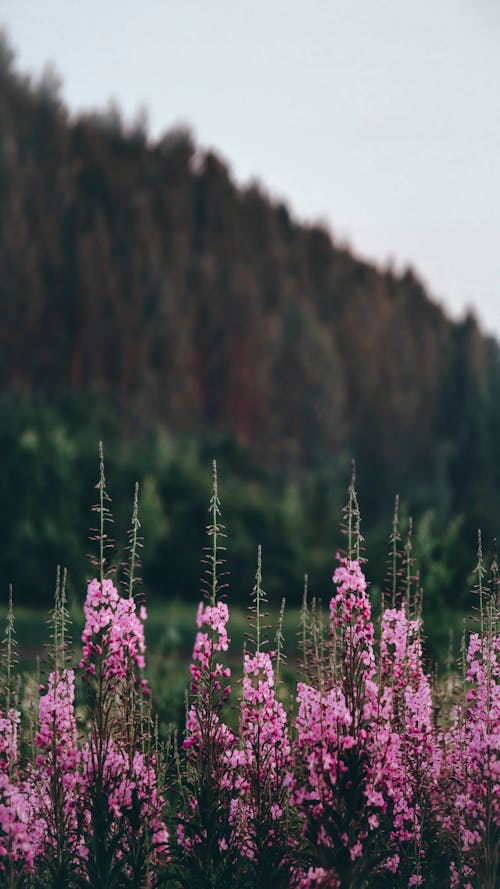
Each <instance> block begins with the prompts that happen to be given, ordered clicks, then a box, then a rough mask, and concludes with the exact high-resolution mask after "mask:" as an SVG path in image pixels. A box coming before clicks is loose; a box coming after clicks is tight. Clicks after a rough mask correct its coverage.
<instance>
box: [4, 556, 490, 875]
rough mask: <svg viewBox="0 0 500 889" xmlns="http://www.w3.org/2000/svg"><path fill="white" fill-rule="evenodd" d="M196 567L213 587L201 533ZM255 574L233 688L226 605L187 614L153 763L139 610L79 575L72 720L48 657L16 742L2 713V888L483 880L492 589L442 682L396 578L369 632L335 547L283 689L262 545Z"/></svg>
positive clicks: (368, 614) (359, 580) (10, 720)
mask: <svg viewBox="0 0 500 889" xmlns="http://www.w3.org/2000/svg"><path fill="white" fill-rule="evenodd" d="M212 564H213V567H214V578H215V569H216V566H217V565H218V561H217V546H216V544H214V555H213V561H212ZM257 576H258V584H257V593H256V596H257V599H256V603H257V605H256V608H255V612H254V613H255V614H256V615H257V617H256V618H255V624H254V627H256V629H255V632H254V634H253V635H252V634H250V639H249V642H248V646H247V647H246V650H245V652H244V655H243V665H242V679H241V685H239V684H237V686H236V687H238V688H239V692H238V694H237V695H234V694H233V691H232V686H231V669H230V667H229V666H228V664H227V663H226V659H227V657H228V654H229V645H230V639H229V635H228V629H229V609H228V606H227V604H226V602H225V601H223V600H222V599H221V598H220V597H218V595H217V590H218V587H217V584H216V582H215V580H214V583H213V591H214V592H213V595H212V598H211V599H210V600H209V601H208V602H205V603H202V604H200V606H199V608H198V612H197V616H196V624H197V633H196V638H195V643H194V649H193V654H192V659H191V664H190V684H189V702H188V706H187V712H186V724H185V727H184V734H183V736H182V737H181V740H180V741H179V743H177V742H176V740H175V735H174V736H173V740H172V744H171V745H170V749H171V751H172V754H171V757H170V758H169V757H168V756H166V757H165V756H162V753H161V745H160V744H159V743H158V740H157V739H156V740H155V739H154V737H153V732H152V721H151V712H150V698H149V688H148V685H147V682H146V680H145V678H144V675H143V671H144V667H145V636H144V621H145V619H146V617H147V614H146V610H145V608H144V607H143V606H142V607H140V608H138V606H137V604H136V601H135V599H134V598H133V597H132V596H128V597H125V596H122V595H120V593H119V592H118V590H117V588H116V586H115V585H114V584H113V582H112V581H111V580H110V579H102V580H97V579H94V580H92V581H91V582H90V583H89V585H88V590H87V598H86V602H85V627H84V630H83V634H82V645H83V651H82V657H81V661H80V671H81V676H82V678H83V679H84V681H85V685H86V688H87V692H88V707H87V709H86V710H85V712H84V719H83V721H82V722H81V723H80V724H79V722H78V720H77V711H76V710H75V681H76V677H75V671H74V670H73V669H71V668H70V667H66V666H64V663H65V660H64V657H62V656H59V655H62V654H64V651H63V650H62V649H61V651H60V652H59V655H58V656H57V657H56V659H55V663H54V665H53V669H52V670H51V672H50V674H49V676H48V679H47V681H46V683H45V684H44V685H43V686H41V687H40V693H39V698H38V712H37V721H36V725H35V726H34V727H33V730H32V735H31V738H30V735H29V732H26V730H23V726H22V724H21V713H20V710H19V708H18V707H17V705H16V706H10V707H8V708H7V712H3V713H1V712H0V880H3V883H5V884H6V885H9V886H24V885H36V886H40V887H48V886H56V885H57V886H65V887H73V886H74V887H76V886H79V885H87V886H97V885H99V886H101V885H102V886H117V887H122V886H127V885H133V886H137V887H142V886H144V887H149V889H151V887H155V886H159V885H164V884H165V883H166V884H167V885H169V886H173V887H177V889H191V887H195V889H196V887H198V886H200V887H201V886H220V887H222V889H225V887H230V886H235V887H238V886H245V887H256V886H258V885H259V886H268V885H273V886H274V887H276V889H281V887H290V889H320V887H323V889H353V887H358V886H359V887H379V886H380V887H382V886H388V887H394V889H395V887H398V889H400V887H401V889H402V887H414V886H416V887H418V886H428V887H437V886H442V887H448V889H493V887H494V886H495V885H497V880H498V868H499V863H498V847H499V832H500V634H499V632H498V603H497V598H496V597H497V587H496V581H495V582H494V584H493V587H492V589H493V592H490V593H489V594H488V596H487V601H486V604H485V606H484V611H485V614H483V612H482V614H481V623H480V626H479V628H478V631H477V632H473V633H471V634H470V635H469V638H468V639H467V640H464V646H463V661H464V662H463V677H462V680H459V679H458V674H457V673H455V674H453V673H452V674H451V676H450V677H449V678H448V687H446V685H445V683H443V682H441V683H439V682H438V683H437V684H436V683H435V682H434V681H433V680H431V677H430V675H429V673H428V671H427V669H426V665H425V659H424V648H423V642H422V632H423V627H422V620H421V616H420V614H419V610H418V608H416V607H415V606H414V603H413V602H412V601H411V596H410V595H409V593H408V589H406V590H403V591H402V592H400V593H398V595H397V596H396V597H394V601H393V602H392V604H391V607H383V608H382V613H381V614H380V620H379V625H378V627H377V628H376V627H375V626H374V621H373V617H372V606H371V602H370V597H369V592H368V585H367V581H366V578H365V575H364V572H363V569H362V566H361V563H360V560H359V558H354V557H353V554H352V552H351V556H350V557H345V556H340V555H338V556H337V567H336V570H335V572H334V575H333V583H334V590H333V594H332V596H331V599H330V602H329V607H328V611H327V615H326V619H323V617H322V614H321V611H320V609H319V608H318V607H316V606H315V605H314V604H311V605H310V606H309V607H307V606H305V607H304V613H303V639H304V641H303V651H302V663H301V665H300V679H299V681H298V682H297V684H296V686H295V685H294V686H293V688H292V690H291V693H290V684H289V685H288V691H287V686H286V685H285V684H284V683H283V682H282V681H281V680H280V679H279V670H278V667H280V669H281V656H280V653H279V651H278V652H277V651H275V650H274V649H273V648H271V647H270V646H269V645H268V644H267V642H266V640H265V638H264V635H263V633H262V632H261V620H262V618H261V604H262V603H261V598H260V597H261V596H262V595H263V594H262V593H261V590H260V553H259V570H258V575H257ZM56 635H57V633H56ZM63 635H64V634H63ZM280 644H281V643H280ZM279 647H280V645H278V649H279ZM23 732H24V733H23ZM30 743H31V748H32V755H31V756H30V755H29V752H28V750H27V748H29V746H30ZM3 883H2V885H3Z"/></svg>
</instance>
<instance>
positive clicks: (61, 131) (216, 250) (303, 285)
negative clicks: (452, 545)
mask: <svg viewBox="0 0 500 889" xmlns="http://www.w3.org/2000/svg"><path fill="white" fill-rule="evenodd" d="M0 55H1V64H0V270H1V275H0V317H1V324H0V389H1V392H2V393H3V396H4V404H12V405H14V406H15V404H16V399H18V398H19V396H20V395H23V396H26V395H29V396H30V398H33V396H37V397H38V396H40V397H41V398H43V399H44V400H45V403H48V404H52V405H54V404H56V403H57V401H58V399H61V398H65V397H67V395H68V393H72V394H77V395H81V396H82V397H89V396H90V395H91V396H92V397H95V395H96V393H97V395H98V398H99V399H101V400H104V401H106V399H108V398H112V399H113V403H114V404H116V405H118V408H117V413H118V424H119V435H120V437H121V438H123V439H124V440H129V441H132V440H134V439H135V438H137V436H142V435H146V434H148V432H149V431H150V430H152V429H157V428H158V427H161V428H162V429H164V430H166V433H167V434H168V435H169V436H171V437H172V438H174V439H176V438H178V437H179V436H181V435H182V436H189V435H192V436H196V437H197V438H198V439H200V438H209V439H211V438H213V437H214V435H218V436H224V437H225V438H226V440H228V439H233V440H234V441H235V442H236V443H237V445H239V446H243V447H244V448H248V449H249V450H250V452H251V453H252V454H253V455H254V458H255V461H256V463H259V464H260V465H263V466H265V467H266V468H267V470H272V471H273V472H274V473H275V474H276V473H279V475H280V476H281V477H282V478H283V479H284V480H285V482H286V479H287V478H289V477H290V473H291V472H292V471H296V473H297V474H298V475H297V477H299V476H300V473H303V472H304V471H305V469H307V471H311V472H312V471H314V472H317V471H319V469H320V468H321V467H325V465H326V466H327V465H328V464H329V463H334V464H335V466H337V467H338V466H341V467H342V471H343V472H344V476H345V477H347V473H348V466H349V461H350V458H351V456H356V459H357V461H358V466H359V468H360V489H361V492H362V494H363V492H364V505H365V508H366V509H367V512H368V515H369V516H370V515H372V516H373V515H374V513H375V507H374V503H375V501H376V500H377V498H380V495H381V494H383V495H384V497H385V498H386V499H385V500H384V507H385V504H386V503H388V502H390V499H391V498H392V495H393V493H395V491H396V490H400V491H401V492H402V495H403V496H407V497H409V498H410V500H411V499H413V502H414V503H416V504H417V508H418V505H419V504H421V503H423V502H425V501H426V499H427V501H428V502H429V503H431V505H433V506H434V507H435V508H436V510H437V511H438V512H439V511H440V513H441V515H442V516H444V517H446V518H450V517H452V516H454V515H455V514H456V513H458V512H462V511H463V512H467V516H468V519H467V529H468V532H471V533H472V531H473V529H474V528H475V527H476V526H477V524H478V523H479V522H480V521H481V522H482V524H483V526H484V527H485V529H486V531H487V532H491V533H493V531H494V522H495V519H496V516H497V514H498V507H499V506H500V489H499V488H498V487H495V484H496V483H497V482H498V480H499V472H498V466H497V462H498V461H497V453H498V451H499V446H500V426H499V412H498V403H499V394H500V363H499V354H500V353H499V348H498V345H497V343H496V342H495V341H493V340H492V339H489V338H487V337H485V336H484V335H483V334H482V332H481V331H480V329H479V328H478V325H477V323H476V321H475V320H474V318H473V317H468V318H467V319H465V320H464V321H462V322H459V323H455V322H452V321H450V320H449V319H448V318H447V317H446V315H445V313H444V312H443V310H442V309H441V308H440V307H439V305H438V304H437V303H436V302H435V301H433V299H431V297H430V295H429V294H428V293H427V292H426V290H425V288H424V287H423V285H422V284H421V283H420V281H419V279H418V277H417V275H416V274H415V273H414V272H412V271H410V270H408V271H407V272H405V273H404V274H399V273H397V274H396V273H394V272H393V271H392V270H391V269H381V268H377V267H374V266H373V265H370V264H368V263H366V262H362V261H360V260H359V259H357V258H356V257H355V256H354V255H353V254H352V252H351V251H350V250H349V249H347V248H345V247H343V246H339V245H338V244H336V243H335V240H334V239H333V240H332V236H331V235H330V234H329V233H328V232H327V231H326V230H325V229H324V228H322V227H320V226H317V225H309V224H308V225H306V224H302V223H299V222H297V220H296V219H294V218H293V217H292V216H291V215H290V212H289V211H288V209H287V207H286V206H285V205H284V204H282V203H278V202H276V201H275V200H274V199H272V198H270V197H269V195H268V194H266V192H265V191H264V190H263V189H262V188H261V187H260V186H257V185H249V186H248V187H244V188H242V187H239V186H237V185H236V184H235V182H234V180H233V179H232V177H231V173H230V171H229V169H228V167H227V165H226V164H225V162H224V161H223V160H222V159H221V158H220V157H219V156H217V155H215V154H214V153H212V152H204V151H203V150H202V149H201V148H199V147H198V146H196V144H195V143H194V141H193V139H192V137H191V136H190V135H189V133H188V132H185V131H181V130H177V131H173V132H170V133H168V134H167V135H166V136H165V137H164V138H163V139H161V140H160V141H158V142H155V143H151V142H150V141H149V140H148V138H147V135H146V133H145V131H144V129H143V128H141V126H140V125H139V124H138V125H136V126H133V127H131V126H128V127H127V126H125V125H124V124H123V123H122V121H121V120H120V117H119V115H118V114H117V113H113V112H111V111H110V112H109V113H106V114H95V115H92V116H87V117H80V118H78V119H73V118H71V117H70V116H69V115H68V113H67V111H66V110H65V109H64V107H63V106H62V104H61V103H60V101H59V99H58V96H57V91H56V90H55V89H54V87H53V85H52V83H51V82H50V78H45V79H43V80H42V81H41V82H39V83H37V84H30V83H28V82H27V81H26V80H23V79H22V78H20V77H19V76H18V75H17V74H16V73H15V71H14V69H13V65H12V60H11V58H10V54H9V49H8V46H7V44H6V43H5V42H4V43H3V45H2V49H1V53H0ZM222 148H223V146H222ZM307 162H308V163H314V158H309V159H307ZM388 249H390V245H388ZM13 393H14V398H13V397H12V395H13ZM14 409H15V407H13V408H12V410H14ZM5 410H6V409H5V408H4V414H5ZM21 426H22V424H21ZM16 428H17V427H16ZM20 428H21V427H20ZM21 431H22V430H21ZM21 431H20V432H19V435H21ZM4 446H5V448H6V447H7V444H6V443H5V442H4ZM9 447H10V445H9ZM377 502H378V500H377ZM387 518H388V520H389V521H390V516H389V514H388V515H387Z"/></svg>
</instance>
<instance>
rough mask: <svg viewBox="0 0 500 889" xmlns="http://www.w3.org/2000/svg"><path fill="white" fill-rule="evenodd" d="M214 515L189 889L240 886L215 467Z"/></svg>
mask: <svg viewBox="0 0 500 889" xmlns="http://www.w3.org/2000/svg"><path fill="white" fill-rule="evenodd" d="M209 514H210V522H209V525H208V527H207V535H208V545H207V546H206V548H205V551H204V558H203V567H204V575H203V592H204V596H205V602H201V603H200V605H199V607H198V612H197V617H196V623H197V627H198V632H197V635H196V640H195V644H194V649H193V656H192V662H191V666H190V673H191V684H190V693H191V704H190V706H189V709H188V714H187V722H186V734H185V739H184V741H183V743H182V754H183V761H182V763H180V764H179V774H180V776H181V784H180V791H181V792H180V799H179V810H178V813H177V828H176V833H177V849H176V850H175V857H176V861H174V862H173V864H175V863H176V864H177V867H178V872H179V873H180V874H181V875H182V876H181V877H180V882H179V885H180V886H182V887H185V889H196V887H198V886H199V887H205V886H213V887H215V886H217V887H220V889H224V887H226V886H227V887H230V886H232V885H234V879H235V872H236V871H237V862H238V851H237V848H236V845H235V842H234V837H235V830H234V825H233V824H232V818H231V799H232V796H233V790H234V788H233V780H234V778H233V769H232V768H231V765H232V764H233V763H234V757H235V756H237V739H236V736H235V734H234V733H233V731H232V730H231V729H230V728H229V726H228V725H227V724H226V723H225V722H224V720H223V718H222V711H223V708H224V706H225V705H226V703H227V702H228V699H229V697H230V694H231V686H230V681H229V680H230V675H231V671H230V669H229V667H227V666H224V663H223V656H224V654H225V653H226V652H227V650H228V645H229V639H228V634H227V624H228V620H229V609H228V607H227V604H226V603H225V601H224V600H223V598H222V596H223V594H224V590H225V585H224V584H223V583H222V577H223V574H222V568H223V564H224V558H223V556H224V547H223V545H222V544H223V540H224V538H225V533H224V526H223V525H222V522H221V510H220V501H219V495H218V479H217V467H216V465H215V462H214V464H213V491H212V497H211V499H210V505H209ZM173 857H174V850H173Z"/></svg>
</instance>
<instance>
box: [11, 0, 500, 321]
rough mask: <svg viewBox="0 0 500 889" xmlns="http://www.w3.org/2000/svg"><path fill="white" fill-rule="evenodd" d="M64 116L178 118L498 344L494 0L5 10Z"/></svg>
mask: <svg viewBox="0 0 500 889" xmlns="http://www.w3.org/2000/svg"><path fill="white" fill-rule="evenodd" d="M0 24H3V25H4V26H5V28H6V30H7V34H8V37H9V39H10V42H11V44H12V45H13V47H14V49H15V50H16V53H17V65H18V68H19V69H20V70H21V71H22V72H31V73H33V74H35V75H40V73H41V71H42V69H43V67H44V64H45V63H46V62H48V61H51V62H53V63H54V65H55V67H56V69H57V70H58V72H59V73H60V75H61V78H62V80H63V88H62V95H63V97H64V99H65V100H66V102H67V104H68V105H69V107H70V109H72V110H74V111H77V110H81V109H91V108H93V109H96V108H101V109H102V108H104V107H105V106H106V105H107V103H108V101H109V100H110V99H111V98H114V99H116V100H117V102H118V104H119V105H120V106H121V108H122V109H123V111H124V113H125V116H126V117H127V118H129V119H130V118H132V117H133V116H134V114H135V113H136V112H137V110H138V108H139V107H140V106H141V105H146V107H147V108H148V110H149V120H150V133H151V134H152V135H153V136H156V135H159V134H160V133H162V132H163V131H165V130H166V129H168V128H169V127H171V126H172V125H174V124H178V123H180V122H182V123H187V124H189V125H191V126H192V128H193V130H194V133H195V136H196V138H197V140H198V141H199V143H200V144H201V146H202V147H208V146H212V147H215V148H216V149H217V151H218V152H219V153H221V154H222V155H223V156H224V157H225V158H226V160H227V161H228V162H229V164H230V166H231V168H232V170H233V172H234V174H235V176H236V177H237V179H238V180H239V181H242V182H245V181H248V180H249V179H250V178H258V179H259V180H260V181H261V182H262V183H263V184H264V185H265V186H266V187H267V188H268V190H269V191H270V192H271V193H272V194H273V195H274V196H276V197H279V198H283V199H285V200H286V202H287V203H288V204H289V205H290V206H291V208H292V210H293V211H294V213H295V214H296V215H297V216H298V217H299V218H301V219H306V220H321V221H323V222H326V223H327V224H328V225H329V227H330V229H331V230H332V232H333V235H334V237H335V238H336V239H337V240H341V241H348V242H349V243H350V244H351V246H352V247H353V249H355V251H356V252H357V253H358V254H360V255H362V256H365V257H368V258H373V259H376V260H377V261H378V262H380V263H385V262H387V260H388V259H391V260H393V261H394V263H395V266H396V268H402V267H403V266H405V265H406V264H411V265H412V266H413V267H414V268H415V269H416V270H417V272H418V273H419V275H420V276H421V277H422V278H423V280H424V281H425V282H426V283H427V285H428V286H429V288H430V290H431V292H432V294H433V295H434V296H435V297H436V298H437V299H438V300H440V301H441V302H443V303H444V304H445V305H446V306H447V308H448V310H449V311H450V312H451V313H452V314H453V315H457V314H460V313H461V312H462V311H463V310H464V308H465V307H466V306H474V307H475V310H476V312H477V314H478V315H479V317H480V319H481V320H482V322H483V325H484V326H485V327H486V328H487V329H488V330H490V331H495V332H496V333H497V335H500V2H499V0H308V2H306V0H0Z"/></svg>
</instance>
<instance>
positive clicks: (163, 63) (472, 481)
mask: <svg viewBox="0 0 500 889" xmlns="http://www.w3.org/2000/svg"><path fill="white" fill-rule="evenodd" d="M0 25H1V26H2V28H3V30H2V36H1V38H0V319H1V322H0V503H1V509H0V583H1V586H2V588H3V591H4V594H5V596H4V598H5V599H6V598H7V590H8V585H9V583H10V582H12V583H13V584H14V590H15V598H16V601H17V603H18V604H19V605H20V606H21V609H22V608H23V607H24V609H25V610H24V612H23V611H22V610H21V616H22V615H23V614H24V616H25V620H26V627H28V626H32V627H34V626H35V623H33V622H32V623H31V624H30V620H31V618H30V615H32V614H34V613H35V612H34V611H33V609H39V608H42V607H43V608H46V607H47V606H48V605H49V604H50V602H51V598H52V595H53V587H54V578H55V569H56V565H57V564H62V565H65V566H67V568H68V572H69V575H68V576H69V581H68V584H69V592H70V597H71V598H72V601H73V603H74V605H75V607H76V605H77V604H78V603H81V601H82V600H83V596H84V584H85V578H86V577H87V576H88V575H89V570H90V569H89V565H88V561H87V560H86V558H85V554H86V553H87V552H88V548H89V544H88V528H89V525H92V514H91V506H92V504H93V502H94V500H95V496H96V492H95V490H94V486H95V484H96V481H97V472H98V459H97V447H98V442H99V440H101V439H102V440H103V442H104V449H105V456H106V475H107V479H108V488H109V492H110V494H111V497H112V501H113V512H114V516H115V531H116V538H117V541H118V551H117V558H120V541H121V542H122V545H123V543H124V542H125V541H126V532H127V527H128V524H129V520H130V513H131V507H132V495H133V487H134V483H135V481H136V480H138V481H139V483H140V492H141V493H140V501H141V521H142V531H143V535H144V550H143V579H144V587H145V590H146V594H147V597H148V599H149V601H150V602H151V603H152V606H153V613H154V614H156V621H157V625H158V628H159V627H160V625H161V626H163V629H162V630H160V629H157V631H154V632H157V634H159V636H161V634H162V633H163V637H164V643H162V644H164V646H166V648H168V646H169V645H173V646H175V645H181V642H182V638H183V637H182V632H181V631H180V630H176V629H175V620H174V618H173V616H172V615H173V614H174V612H175V608H174V606H173V605H172V603H174V602H178V601H180V600H182V601H184V602H185V601H186V600H187V601H188V602H189V601H192V602H193V603H194V602H196V601H197V600H198V597H199V586H200V585H199V579H200V551H201V547H202V546H203V543H204V528H205V524H206V522H207V504H208V497H209V494H210V486H211V461H212V458H216V459H217V462H218V466H219V472H220V477H221V478H220V489H221V498H222V504H223V515H224V521H225V524H226V527H227V532H228V564H229V570H230V589H231V592H230V597H231V601H232V602H233V603H235V604H237V605H245V604H246V602H247V600H248V595H249V593H250V591H251V588H252V585H253V577H254V573H255V556H256V548H257V544H258V543H261V544H262V546H263V553H264V585H265V587H266V589H267V591H268V593H269V597H270V600H271V606H272V607H274V608H277V607H278V606H279V602H280V600H281V597H282V596H286V598H287V602H288V604H289V606H290V607H291V609H292V610H293V608H294V607H296V606H297V605H298V604H299V603H300V600H301V596H302V583H303V576H304V573H305V572H308V573H309V584H310V589H311V593H313V594H316V595H320V596H323V597H324V598H325V599H327V598H328V597H329V594H330V577H331V571H332V565H333V561H334V554H335V551H336V548H337V547H338V546H339V545H340V543H341V539H340V536H339V525H340V519H341V508H342V504H343V502H344V499H345V490H346V487H347V484H348V482H349V478H350V465H351V459H352V458H353V457H354V458H355V459H356V462H357V474H358V490H359V498H360V504H361V510H362V515H363V531H364V534H365V537H366V555H367V557H368V565H367V574H368V577H369V579H370V581H371V582H372V584H373V586H374V597H375V600H377V595H379V591H380V587H381V585H383V579H384V575H385V572H386V568H385V564H386V552H387V540H388V536H389V533H390V530H391V521H392V513H393V502H394V496H395V494H396V493H398V494H399V495H400V498H401V519H402V532H403V536H404V533H405V528H406V526H407V522H408V517H409V516H410V515H411V516H413V519H414V536H413V545H414V552H415V555H416V556H418V567H419V570H420V577H421V582H422V585H423V587H424V603H425V604H424V610H425V615H426V627H427V632H428V634H429V637H430V643H429V646H430V649H429V650H430V653H431V654H432V656H433V657H442V656H443V652H444V651H445V650H446V646H447V644H448V636H449V630H450V628H454V629H455V631H456V633H458V635H459V633H460V626H461V622H462V619H463V616H464V615H465V614H466V613H467V612H468V611H469V609H470V606H471V596H470V592H469V590H470V585H471V580H470V572H471V570H472V568H473V567H474V560H475V548H476V539H477V529H478V528H479V527H481V528H482V529H483V535H484V540H485V548H486V549H487V550H488V551H490V552H491V551H492V547H493V538H494V536H495V534H496V533H497V530H498V515H499V506H500V468H499V460H498V453H499V447H500V413H499V409H498V408H499V396H500V351H499V345H498V340H497V336H498V333H499V331H500V300H499V296H500V294H499V292H498V288H499V273H500V251H499V250H498V243H499V233H500V167H499V165H498V157H499V156H500V110H499V108H500V106H499V105H498V89H499V86H500V52H499V48H500V9H499V7H498V5H497V4H496V3H494V2H492V0H443V2H442V3H440V4H438V5H436V4H435V3H430V2H428V0H425V2H420V3H419V4H417V5H415V4H410V3H406V2H403V3H401V2H400V0H399V2H396V0H380V2H379V3H377V4H373V3H371V2H369V0H356V2H351V3H345V2H332V0H329V2H324V0H317V2H315V3H314V4H306V3H305V2H298V0H296V2H291V0H288V2H286V3H285V2H282V0H271V2H265V3H264V2H262V0H254V2H252V3H249V2H246V0H231V2H229V0H218V2H215V0H214V2H207V0H203V2H200V0H183V2H179V0H161V2H160V0H143V2H142V3H140V4H138V3H136V2H131V0H128V2H126V0H121V2H118V0H100V2H97V0H87V2H86V3H84V4H82V3H78V2H72V0H43V2H40V0H2V2H1V4H0ZM172 608H174V611H172ZM155 609H156V610H155ZM168 609H170V610H169V611H168V614H169V615H170V617H169V618H168V621H167V620H166V618H165V615H166V614H167V610H168ZM36 613H37V614H38V612H36ZM177 613H180V611H179V610H178V612H177ZM183 613H184V612H183ZM190 613H191V611H190ZM35 622H36V621H35ZM38 623H39V622H38ZM167 624H168V626H167ZM37 625H38V624H37ZM169 627H170V629H168V628H169ZM172 627H173V629H172ZM29 632H30V631H29V630H28V629H26V633H29ZM32 632H33V633H35V630H34V629H32ZM190 632H191V631H190ZM169 633H170V636H172V633H173V637H172V638H173V641H172V639H170V642H169V641H168V640H169V638H170V637H169V635H168V634H169ZM176 633H177V636H176V635H175V634H176ZM165 634H166V635H165ZM163 637H162V638H163ZM165 640H166V641H165ZM179 640H181V641H179ZM182 644H184V643H182ZM189 644H190V643H189V641H188V640H187V641H186V643H185V645H186V647H188V646H189Z"/></svg>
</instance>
